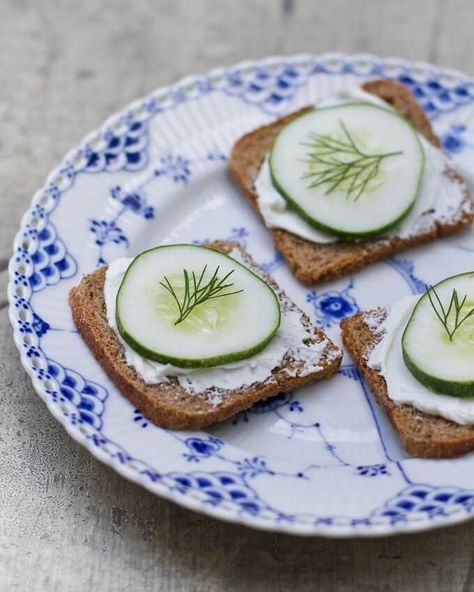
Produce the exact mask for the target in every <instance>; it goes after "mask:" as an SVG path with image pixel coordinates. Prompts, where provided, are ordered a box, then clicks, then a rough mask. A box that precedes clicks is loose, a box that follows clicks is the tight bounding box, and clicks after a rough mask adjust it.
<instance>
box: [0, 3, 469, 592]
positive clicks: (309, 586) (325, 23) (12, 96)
mask: <svg viewBox="0 0 474 592" xmlns="http://www.w3.org/2000/svg"><path fill="white" fill-rule="evenodd" d="M473 22H474V2H473V0H445V1H443V0H326V1H325V2H322V1H318V0H307V1H304V0H278V1H277V0H240V1H235V0H205V1H204V0H203V1H201V0H187V1H186V0H175V1H173V0H169V1H166V0H155V1H153V0H116V1H113V0H102V1H97V0H74V1H69V0H65V1H60V0H0V187H1V194H0V200H1V201H0V203H1V214H0V269H2V270H4V267H5V261H6V258H8V257H9V255H10V248H11V247H10V245H11V241H12V238H13V235H14V232H15V231H16V228H17V226H18V223H19V220H20V216H21V214H22V212H23V210H24V209H25V208H26V206H27V204H28V202H29V199H30V196H31V194H32V193H33V192H34V190H35V189H36V188H37V187H38V186H39V185H40V184H41V183H42V182H43V180H44V177H45V175H46V174H47V173H48V172H49V170H50V169H51V168H52V167H53V166H54V165H56V164H57V163H58V161H59V159H60V158H61V157H62V156H63V154H64V153H65V152H66V151H67V150H68V149H69V148H71V147H72V146H73V145H75V144H76V143H77V142H78V141H79V140H80V139H81V138H82V136H84V135H85V133H86V132H88V131H90V130H91V129H93V128H95V127H96V126H97V125H98V124H100V123H101V121H102V120H103V119H104V118H105V117H106V116H107V115H109V114H110V113H112V112H115V111H116V110H117V109H119V108H121V107H122V106H124V105H125V104H126V103H127V102H128V101H130V100H132V99H134V98H136V97H138V96H140V95H143V94H145V93H147V92H148V91H150V90H152V89H153V88H154V87H156V86H159V85H161V84H165V83H169V82H172V81H173V80H175V79H176V78H178V77H180V76H182V75H185V74H190V73H193V72H196V71H203V70H206V69H208V68H210V67H212V66H217V65H222V64H230V63H232V62H235V61H237V60H240V59H243V58H247V57H259V56H265V55H268V54H273V53H283V52H300V51H312V52H320V51H327V50H334V49H338V50H345V51H369V52H373V53H378V54H381V55H399V56H403V57H408V58H413V59H421V60H431V61H434V62H438V63H440V64H443V65H446V66H452V67H456V68H459V69H463V70H465V71H467V72H470V73H471V74H474V36H473V35H472V31H471V28H472V23H473ZM5 275H6V274H5V272H4V271H2V272H1V273H0V393H1V396H0V483H1V485H0V590H1V591H2V592H3V590H5V591H6V590H8V591H11V592H16V591H21V592H23V591H30V590H32V591H33V590H34V591H43V590H47V591H61V592H62V591H66V592H69V591H76V590H80V591H82V590H84V591H88V590H93V589H94V590H95V589H97V590H107V591H108V590H112V591H119V592H120V591H122V590H123V591H125V590H127V591H129V590H133V591H135V590H137V591H138V590H156V591H168V590H170V591H178V590H179V591H181V590H185V591H188V590H189V591H206V592H207V591H210V592H212V591H220V590H227V591H229V592H230V591H234V590H236V591H237V590H246V591H247V590H248V591H252V592H259V591H261V590H265V591H267V590H268V591H278V590H282V591H283V590H284V591H286V590H297V591H302V592H305V591H307V590H317V589H319V590H324V591H332V590H337V591H341V590H364V591H370V590H394V591H395V590H396V591H399V590H414V591H418V590H420V591H421V590H446V591H448V590H449V591H450V592H458V591H459V592H461V591H467V590H474V558H473V557H474V556H473V544H472V540H473V537H474V523H472V524H465V525H461V526H458V527H453V528H449V529H446V530H442V531H435V532H431V533H427V534H418V535H413V536H403V537H397V538H392V539H381V540H353V541H351V540H346V541H334V540H324V539H312V540H306V539H298V538H294V537H290V536H283V535H272V534H267V533H262V532H254V531H251V530H247V529H245V528H243V527H239V526H233V525H228V524H224V523H219V522H217V521H214V520H210V519H207V518H204V517H202V516H200V515H197V514H193V513H191V512H188V511H185V510H182V509H180V508H178V507H176V506H174V505H172V504H170V503H168V502H165V501H162V500H160V499H158V498H156V497H154V496H152V495H151V494H149V493H147V492H145V491H143V490H141V489H140V488H138V487H137V486H135V485H132V484H131V483H128V482H127V481H125V480H123V479H121V478H120V477H118V476H117V475H115V474H114V473H113V472H112V471H111V470H109V469H108V468H105V467H104V466H102V465H101V464H99V463H98V462H97V461H95V460H94V459H93V458H91V457H90V455H89V454H88V453H87V452H85V450H83V449H82V448H81V447H80V446H78V445H77V444H75V443H74V442H73V441H72V440H71V439H70V438H69V437H68V436H67V435H66V434H65V432H64V431H63V429H62V428H61V427H60V426H59V425H58V424H56V422H55V421H54V420H53V419H52V418H51V417H50V416H49V414H48V412H47V411H46V408H45V407H44V405H43V404H42V403H41V401H40V400H39V398H38V397H36V396H35V395H34V393H33V389H32V388H31V385H30V382H29V380H28V379H27V377H26V376H25V374H24V372H23V371H22V369H21V367H20V363H19V360H18V355H17V351H16V349H15V347H14V345H13V342H12V338H11V330H10V327H9V323H8V319H7V309H6V302H5V297H6V296H5V289H4V288H5V283H6V278H5Z"/></svg>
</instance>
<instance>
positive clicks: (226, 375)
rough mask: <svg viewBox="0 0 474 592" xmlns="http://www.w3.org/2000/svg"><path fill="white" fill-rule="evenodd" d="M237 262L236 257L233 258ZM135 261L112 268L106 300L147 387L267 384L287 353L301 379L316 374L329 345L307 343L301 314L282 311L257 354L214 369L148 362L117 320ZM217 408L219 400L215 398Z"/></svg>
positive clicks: (114, 326) (127, 352)
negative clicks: (125, 279) (118, 301)
mask: <svg viewBox="0 0 474 592" xmlns="http://www.w3.org/2000/svg"><path fill="white" fill-rule="evenodd" d="M232 255H233V256H234V257H235V258H237V256H236V254H235V253H233V254H232ZM132 261H133V259H131V258H123V259H117V260H116V261H114V262H113V263H110V264H109V267H108V269H107V273H106V277H105V285H104V298H105V304H106V309H107V320H108V323H109V325H110V327H111V328H112V329H113V330H114V332H115V333H116V335H117V337H118V339H119V341H120V343H121V344H122V345H123V347H124V350H125V356H126V360H127V363H128V364H129V365H130V366H132V367H133V368H134V369H135V370H136V372H137V373H138V374H139V375H140V376H141V377H142V378H143V380H144V381H145V382H146V383H148V384H159V383H163V382H168V380H169V377H176V378H177V379H178V381H179V383H180V384H181V385H182V386H183V387H185V388H186V389H187V390H190V391H192V392H196V393H197V392H201V391H205V390H206V389H209V388H214V389H224V390H231V389H236V388H239V387H242V386H247V385H251V384H253V383H255V382H261V381H263V380H265V379H266V378H267V377H268V376H269V375H270V374H271V371H272V370H273V368H276V367H278V366H280V364H281V362H282V361H283V358H284V357H285V355H286V354H287V352H291V353H292V356H293V357H294V358H295V359H296V360H297V361H300V362H301V363H303V367H302V368H301V369H299V370H298V374H299V375H300V376H305V375H307V374H310V373H313V372H315V371H317V369H318V368H319V363H320V361H321V354H322V352H323V350H324V349H325V347H326V346H327V341H326V340H323V341H321V342H320V343H308V344H306V343H304V341H303V340H306V339H307V338H308V337H309V336H308V333H307V332H306V331H305V329H304V327H303V325H302V324H301V322H300V317H301V314H300V313H298V312H297V311H295V310H282V311H281V312H282V315H281V324H280V328H279V329H278V332H277V333H276V335H275V336H274V338H273V339H272V340H271V342H270V343H269V344H268V345H267V346H266V347H265V348H264V349H263V350H262V351H261V352H259V353H258V354H256V355H254V356H252V357H250V358H247V359H245V360H240V361H239V362H231V363H229V364H222V365H220V366H215V367H212V368H179V367H177V366H173V365H171V364H161V363H160V362H154V361H152V360H147V359H146V358H144V357H142V356H141V355H140V354H139V353H137V352H136V351H135V350H134V349H132V348H131V347H130V346H129V345H128V344H127V343H126V342H125V341H124V340H123V339H122V337H121V335H120V333H119V332H118V329H117V323H116V320H115V309H116V298H117V292H118V290H119V288H120V284H121V283H122V279H123V277H124V275H125V272H126V270H127V268H128V266H129V265H130V263H131V262H132ZM215 403H216V404H218V403H219V397H218V396H217V397H216V401H215Z"/></svg>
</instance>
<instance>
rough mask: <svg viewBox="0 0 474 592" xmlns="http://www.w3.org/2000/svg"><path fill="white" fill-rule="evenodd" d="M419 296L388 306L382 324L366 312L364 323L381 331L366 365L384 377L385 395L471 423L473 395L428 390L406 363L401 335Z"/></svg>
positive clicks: (396, 401) (473, 405) (418, 407)
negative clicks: (454, 394)
mask: <svg viewBox="0 0 474 592" xmlns="http://www.w3.org/2000/svg"><path fill="white" fill-rule="evenodd" d="M419 298H420V297H419V296H409V297H408V298H404V299H403V300H400V301H399V302H397V303H396V304H394V305H393V306H391V307H390V308H389V309H388V312H387V317H386V318H385V320H384V321H383V323H381V324H379V323H377V322H374V319H373V317H371V316H370V315H367V317H366V319H365V320H366V322H367V324H368V325H369V326H370V327H372V328H373V329H374V330H375V331H376V332H377V333H378V334H380V335H382V339H381V340H380V341H379V343H378V344H377V345H376V346H375V347H374V349H373V350H372V351H371V352H370V354H369V357H368V360H367V362H368V365H369V366H370V368H373V369H374V370H377V371H378V372H380V374H381V375H382V376H383V377H384V378H385V381H386V383H387V391H388V395H389V397H390V398H391V399H392V401H393V402H394V403H397V404H398V405H403V404H409V405H413V407H415V408H416V409H418V410H420V411H424V412H426V413H431V414H432V415H440V416H441V417H444V418H445V419H449V420H451V421H454V422H455V423H458V424H461V425H471V424H474V396H473V397H472V398H461V397H451V396H449V395H441V394H437V393H435V392H433V391H430V390H429V389H427V388H426V387H425V386H424V385H422V384H421V383H420V382H418V381H417V380H416V378H415V377H414V376H413V375H412V374H411V372H410V371H409V370H408V368H407V367H406V366H405V362H404V361H403V354H402V345H401V341H402V335H403V331H404V330H405V327H406V324H407V322H408V319H409V318H410V315H411V313H412V311H413V308H414V306H415V304H416V303H417V302H418V300H419Z"/></svg>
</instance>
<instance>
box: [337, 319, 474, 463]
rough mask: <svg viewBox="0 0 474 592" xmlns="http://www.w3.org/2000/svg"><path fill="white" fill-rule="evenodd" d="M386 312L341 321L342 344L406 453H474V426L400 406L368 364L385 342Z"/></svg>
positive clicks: (426, 455) (449, 455) (434, 455)
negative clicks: (373, 354)
mask: <svg viewBox="0 0 474 592" xmlns="http://www.w3.org/2000/svg"><path fill="white" fill-rule="evenodd" d="M386 315H387V311H386V310H385V309H382V308H379V309H375V310H371V311H368V312H362V313H357V314H356V315H354V316H353V317H350V318H348V319H344V320H343V321H341V334H342V340H343V343H344V345H345V347H346V349H347V351H348V352H349V354H350V355H351V357H352V359H353V360H354V362H355V363H356V365H357V367H358V368H359V370H360V372H361V373H362V375H363V377H364V378H365V380H366V381H367V383H368V384H369V386H370V389H371V391H372V394H373V396H374V397H375V400H376V401H377V403H378V404H379V405H380V406H381V407H382V409H383V410H384V411H385V413H386V414H387V416H388V418H389V419H390V421H391V422H392V425H393V427H394V428H395V430H396V431H397V432H398V435H399V437H400V439H401V441H402V443H403V446H404V447H405V449H406V451H407V452H408V453H409V454H411V455H413V456H418V457H421V458H452V457H455V456H460V455H461V454H465V453H467V452H470V451H471V450H474V426H464V425H459V424H457V423H454V422H453V421H449V420H447V419H444V418H443V417H439V416H436V415H430V414H428V413H424V412H422V411H418V409H415V407H413V406H412V405H398V404H396V403H394V402H393V401H392V399H391V398H390V395H389V393H388V391H387V383H386V382H385V378H384V377H383V376H382V375H381V374H380V373H379V372H378V371H377V370H374V369H373V368H369V366H368V365H367V358H368V355H369V353H370V351H371V350H372V349H373V348H374V347H375V345H376V344H377V343H378V342H379V341H380V340H381V339H382V337H383V333H382V332H380V331H378V330H377V328H378V327H379V326H380V325H381V324H382V323H383V321H384V319H385V317H386Z"/></svg>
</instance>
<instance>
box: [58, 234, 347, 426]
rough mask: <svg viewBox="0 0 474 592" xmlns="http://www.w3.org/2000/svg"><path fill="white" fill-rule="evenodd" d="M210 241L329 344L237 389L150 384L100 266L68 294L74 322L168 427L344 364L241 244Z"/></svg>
mask: <svg viewBox="0 0 474 592" xmlns="http://www.w3.org/2000/svg"><path fill="white" fill-rule="evenodd" d="M209 246H212V247H213V248H218V249H220V250H221V251H223V252H226V253H232V252H234V253H235V251H236V250H237V251H238V252H239V254H240V258H241V259H242V260H243V261H244V262H245V264H246V265H247V266H248V267H250V268H251V269H252V270H253V271H255V272H256V273H258V274H259V275H260V276H261V277H262V278H263V279H264V280H265V281H266V282H267V283H268V284H270V285H271V286H272V288H273V289H274V290H275V291H276V292H277V294H278V296H279V299H280V304H281V306H282V309H283V310H284V309H286V308H288V309H293V310H296V311H298V312H299V313H301V324H302V326H303V327H304V328H305V330H306V332H307V333H308V341H314V343H320V342H322V341H324V342H325V343H324V347H323V349H322V352H321V356H320V358H319V360H317V366H316V367H313V366H312V365H309V364H308V362H307V361H305V360H304V359H298V357H297V352H296V351H290V350H289V351H288V352H287V354H286V355H285V358H284V359H283V363H282V364H281V365H280V366H278V367H276V368H274V369H273V370H272V372H271V374H270V375H269V376H268V377H267V378H266V379H265V380H264V381H262V382H256V383H254V384H252V385H250V386H243V387H240V388H238V389H235V390H226V391H225V390H222V389H208V390H207V391H201V392H196V393H195V392H192V391H190V390H189V389H187V388H184V387H183V386H181V385H180V384H179V382H178V380H177V379H176V378H174V377H170V378H169V382H166V383H160V384H147V383H146V382H145V381H144V380H143V379H142V378H141V376H140V375H138V374H137V372H136V371H135V370H134V368H133V367H131V366H129V365H128V364H127V362H126V360H125V352H124V348H123V346H122V344H121V343H120V341H119V339H118V338H117V335H116V334H115V332H114V331H113V330H112V329H111V328H110V326H109V324H108V322H107V316H106V307H105V300H104V281H105V274H106V271H107V267H106V266H104V267H101V268H100V269H97V270H96V271H94V272H92V273H91V274H89V275H86V276H84V277H83V278H82V280H81V283H80V284H79V285H78V286H77V287H75V288H73V289H72V290H71V292H70V294H69V304H70V306H71V310H72V316H73V319H74V323H75V324H76V326H77V328H78V330H79V333H80V335H81V337H82V338H83V339H84V341H85V342H86V343H87V345H88V346H89V348H90V349H91V351H92V353H93V354H94V356H95V357H96V359H97V361H98V362H99V363H100V365H101V366H102V368H103V369H104V370H105V372H106V373H107V374H108V376H109V378H110V379H111V380H112V382H113V383H114V384H115V385H116V386H117V387H118V389H119V390H120V391H121V392H122V394H123V395H125V396H126V397H127V398H128V399H129V400H130V401H131V402H132V403H133V405H135V406H136V407H137V408H138V409H139V410H140V411H141V412H142V413H143V414H145V415H146V416H147V417H148V418H149V419H151V420H152V421H153V422H154V423H156V424H157V425H158V426H160V427H163V428H170V429H179V430H186V429H189V430H192V429H199V428H203V427H206V426H209V425H211V424H213V423H216V422H219V421H223V420H225V419H227V418H229V417H231V416H233V415H235V414H236V413H238V412H239V411H243V410H244V409H248V408H249V407H251V406H252V405H253V404H254V403H256V402H257V401H261V400H263V399H267V398H268V397H273V396H275V395H277V394H279V393H282V392H287V391H290V390H293V389H296V388H298V387H301V386H304V385H308V384H313V383H315V382H318V381H319V380H321V379H323V378H328V377H329V376H331V375H332V374H334V373H335V372H336V371H337V369H338V368H339V365H340V363H341V359H342V352H341V351H340V350H339V348H337V347H336V346H335V345H334V344H333V343H332V341H330V340H329V339H328V338H327V337H326V335H325V334H324V333H323V332H322V331H321V330H319V329H317V328H315V327H313V325H312V324H311V322H310V320H309V318H308V316H307V315H306V314H304V313H303V312H302V311H301V310H300V309H299V308H298V307H297V306H296V305H295V304H294V303H293V302H292V301H291V300H289V298H288V297H287V296H286V295H285V293H284V292H283V291H282V290H280V289H279V288H278V286H276V284H275V283H274V281H273V280H272V279H271V278H269V277H268V276H267V275H266V274H264V273H263V272H262V271H261V270H260V269H259V268H258V267H257V266H256V264H255V262H254V261H253V260H252V259H251V258H250V256H249V255H248V254H247V253H245V252H244V251H243V250H242V249H241V248H240V247H239V245H238V244H236V243H223V242H216V243H212V244H211V245H209ZM305 341H306V339H305ZM295 345H296V344H295ZM315 362H316V360H315ZM216 401H217V403H216Z"/></svg>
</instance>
